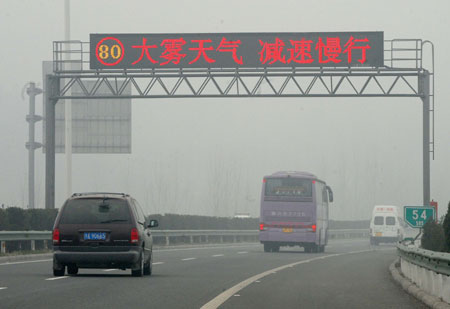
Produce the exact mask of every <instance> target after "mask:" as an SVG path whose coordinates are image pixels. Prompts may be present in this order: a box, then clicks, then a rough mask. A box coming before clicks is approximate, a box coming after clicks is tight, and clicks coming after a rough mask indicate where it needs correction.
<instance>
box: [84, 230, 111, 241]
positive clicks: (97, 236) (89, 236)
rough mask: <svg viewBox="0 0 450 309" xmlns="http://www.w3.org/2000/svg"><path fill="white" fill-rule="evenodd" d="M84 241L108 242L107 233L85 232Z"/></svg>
mask: <svg viewBox="0 0 450 309" xmlns="http://www.w3.org/2000/svg"><path fill="white" fill-rule="evenodd" d="M84 240H106V233H105V232H84Z"/></svg>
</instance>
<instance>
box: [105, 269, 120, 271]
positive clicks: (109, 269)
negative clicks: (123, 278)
mask: <svg viewBox="0 0 450 309" xmlns="http://www.w3.org/2000/svg"><path fill="white" fill-rule="evenodd" d="M115 270H117V269H115V268H112V269H104V270H103V271H115Z"/></svg>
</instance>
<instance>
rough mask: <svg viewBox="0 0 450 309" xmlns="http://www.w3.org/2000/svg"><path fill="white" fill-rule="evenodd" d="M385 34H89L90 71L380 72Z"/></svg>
mask: <svg viewBox="0 0 450 309" xmlns="http://www.w3.org/2000/svg"><path fill="white" fill-rule="evenodd" d="M383 62H384V57H383V32H321V33H318V32H307V33H198V34H194V33H178V34H173V33H172V34H91V35H90V68H91V69H148V68H241V67H242V68H244V67H246V68H257V67H380V66H383V65H384V63H383Z"/></svg>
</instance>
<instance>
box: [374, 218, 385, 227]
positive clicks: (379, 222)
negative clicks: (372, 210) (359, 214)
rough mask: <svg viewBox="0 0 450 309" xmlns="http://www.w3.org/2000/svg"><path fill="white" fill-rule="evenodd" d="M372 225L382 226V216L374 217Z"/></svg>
mask: <svg viewBox="0 0 450 309" xmlns="http://www.w3.org/2000/svg"><path fill="white" fill-rule="evenodd" d="M373 224H375V225H383V224H384V217H382V216H376V217H375V219H374V220H373Z"/></svg>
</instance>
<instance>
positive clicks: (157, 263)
mask: <svg viewBox="0 0 450 309" xmlns="http://www.w3.org/2000/svg"><path fill="white" fill-rule="evenodd" d="M161 264H164V262H155V263H153V265H161Z"/></svg>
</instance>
